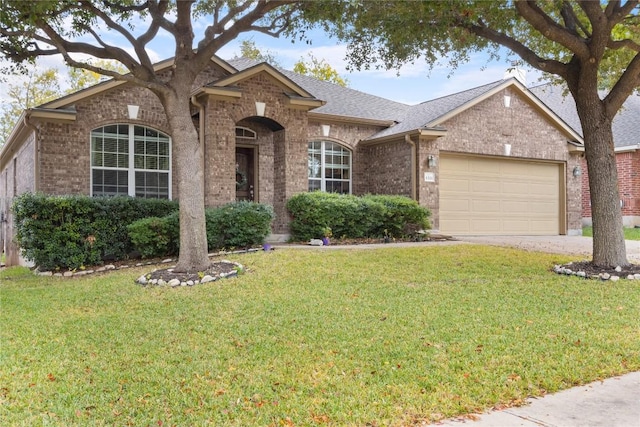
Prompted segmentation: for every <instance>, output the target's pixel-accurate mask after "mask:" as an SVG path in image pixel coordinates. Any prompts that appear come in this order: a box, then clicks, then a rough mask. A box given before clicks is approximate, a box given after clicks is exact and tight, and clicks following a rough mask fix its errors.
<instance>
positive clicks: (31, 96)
mask: <svg viewBox="0 0 640 427" xmlns="http://www.w3.org/2000/svg"><path fill="white" fill-rule="evenodd" d="M7 95H8V96H9V102H6V103H4V104H3V105H2V108H1V110H0V114H2V115H1V116H0V147H2V146H3V145H4V142H5V141H6V139H7V138H8V137H9V135H10V134H11V131H12V130H13V128H14V126H15V124H16V123H17V121H18V119H19V118H20V115H21V114H22V112H23V111H24V110H26V109H27V108H32V107H35V106H37V105H40V104H44V103H45V102H47V101H51V100H52V99H55V98H57V97H58V96H60V84H59V77H58V70H56V69H55V68H47V69H45V70H42V71H38V70H36V69H35V68H32V69H31V70H30V71H29V72H28V74H27V75H26V76H25V78H24V79H22V81H19V82H17V83H12V84H9V85H8V90H7Z"/></svg>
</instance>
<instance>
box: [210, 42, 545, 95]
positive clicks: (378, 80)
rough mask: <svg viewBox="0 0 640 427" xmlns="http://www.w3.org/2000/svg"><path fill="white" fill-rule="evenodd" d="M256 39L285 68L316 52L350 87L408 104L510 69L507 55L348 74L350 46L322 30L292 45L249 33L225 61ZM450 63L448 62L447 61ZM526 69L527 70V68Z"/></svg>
mask: <svg viewBox="0 0 640 427" xmlns="http://www.w3.org/2000/svg"><path fill="white" fill-rule="evenodd" d="M244 39H252V40H253V41H254V42H255V44H256V47H258V48H259V49H260V50H261V51H263V52H265V51H268V52H269V53H271V54H273V55H274V56H276V57H277V59H278V60H279V61H280V64H281V66H282V67H283V68H286V69H292V68H293V64H294V63H295V62H296V61H298V60H299V59H300V58H305V59H307V58H308V54H309V53H312V54H313V55H314V56H315V57H316V58H318V59H325V60H327V61H328V62H329V63H330V64H331V66H332V67H334V68H335V69H336V70H337V71H338V72H339V73H340V75H341V76H343V77H346V78H347V80H348V83H349V87H351V88H353V89H356V90H360V91H362V92H367V93H370V94H373V95H378V96H381V97H384V98H388V99H392V100H394V101H398V102H403V103H407V104H418V103H420V102H424V101H427V100H430V99H434V98H438V97H441V96H444V95H449V94H451V93H455V92H459V91H462V90H465V89H469V88H473V87H477V86H480V85H483V84H486V83H490V82H494V81H496V80H500V79H502V78H504V74H505V71H506V70H507V68H509V67H510V64H509V62H508V61H507V59H506V55H502V57H503V59H502V61H501V62H497V61H493V62H489V63H488V62H487V58H488V55H487V54H476V55H474V56H473V57H472V60H471V62H469V63H467V64H464V65H463V66H462V67H460V68H458V69H457V70H455V71H454V72H453V74H452V75H451V76H449V75H450V74H451V70H450V69H449V68H446V67H445V66H436V67H434V69H433V70H429V66H428V65H427V64H426V63H425V62H424V60H418V61H416V63H415V64H407V65H405V66H403V67H402V68H401V69H400V70H377V69H373V67H372V69H370V70H363V71H354V72H349V71H347V65H348V64H347V62H346V61H345V53H346V45H345V44H341V43H340V42H339V41H337V40H335V39H330V38H329V37H327V36H326V35H325V34H324V33H323V32H321V31H314V32H313V33H312V44H311V45H307V44H305V43H303V42H295V43H292V42H291V40H288V39H286V38H279V39H275V38H273V37H269V36H266V35H263V34H250V35H249V34H245V35H241V36H240V38H239V39H238V40H236V41H234V43H232V44H229V45H227V46H225V47H224V48H223V49H221V51H220V52H219V55H218V56H220V57H221V58H223V59H230V58H233V57H234V56H235V55H239V53H240V48H239V45H240V41H241V40H244ZM444 62H445V63H446V61H444ZM525 70H526V67H525ZM527 71H528V72H527V75H528V79H527V84H528V85H535V84H537V79H538V77H537V76H538V73H537V72H534V71H532V70H527Z"/></svg>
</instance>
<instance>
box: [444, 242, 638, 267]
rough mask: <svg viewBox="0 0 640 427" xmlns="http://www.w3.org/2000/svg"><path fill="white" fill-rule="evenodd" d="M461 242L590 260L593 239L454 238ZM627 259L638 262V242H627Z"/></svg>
mask: <svg viewBox="0 0 640 427" xmlns="http://www.w3.org/2000/svg"><path fill="white" fill-rule="evenodd" d="M454 237H455V238H456V239H458V240H460V241H462V242H468V243H477V244H482V245H495V246H508V247H513V248H518V249H524V250H528V251H538V252H549V253H558V254H569V255H582V256H584V257H585V258H589V259H590V258H591V255H592V253H593V239H592V238H591V237H583V236H454ZM626 243H627V258H628V259H629V261H630V262H634V263H637V262H640V241H638V240H627V241H626Z"/></svg>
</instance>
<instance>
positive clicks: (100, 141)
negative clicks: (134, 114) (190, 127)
mask: <svg viewBox="0 0 640 427" xmlns="http://www.w3.org/2000/svg"><path fill="white" fill-rule="evenodd" d="M90 145H91V195H92V196H117V195H124V196H127V195H128V196H132V197H144V198H152V199H171V138H170V137H169V136H168V135H167V134H165V133H163V132H160V131H159V130H156V129H153V128H151V127H148V126H141V125H136V124H131V123H118V124H110V125H106V126H102V127H99V128H96V129H93V130H92V131H91V144H90Z"/></svg>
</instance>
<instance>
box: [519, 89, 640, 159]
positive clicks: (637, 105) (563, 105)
mask: <svg viewBox="0 0 640 427" xmlns="http://www.w3.org/2000/svg"><path fill="white" fill-rule="evenodd" d="M529 90H530V91H531V93H533V94H534V95H535V96H536V97H538V99H540V101H542V102H543V103H544V104H545V105H546V106H547V107H549V108H551V109H552V110H553V111H554V112H555V113H556V114H557V115H558V116H560V117H561V118H562V120H564V121H565V122H566V123H567V124H568V125H569V126H571V127H572V128H573V129H574V130H575V131H576V132H577V133H579V134H580V135H582V126H581V125H580V119H579V118H578V113H577V112H576V106H575V103H574V101H573V97H572V96H571V94H569V93H567V94H566V95H565V93H564V92H565V90H564V88H563V87H562V86H559V85H554V84H551V83H547V84H543V85H540V86H536V87H532V88H530V89H529ZM613 142H614V145H615V146H616V147H617V148H621V147H629V146H633V145H638V144H640V94H637V93H636V94H632V95H631V96H629V98H628V99H627V100H626V101H625V103H624V104H623V106H622V109H621V110H620V111H619V112H618V114H616V116H615V118H614V119H613Z"/></svg>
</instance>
